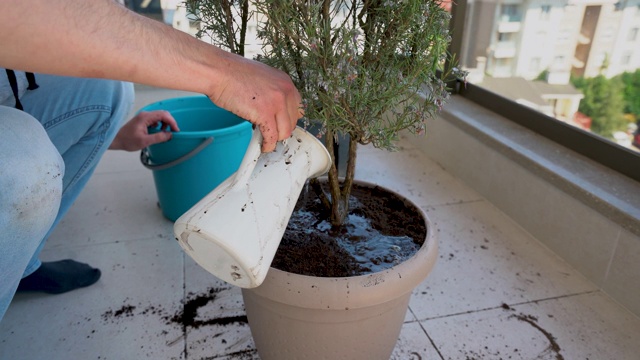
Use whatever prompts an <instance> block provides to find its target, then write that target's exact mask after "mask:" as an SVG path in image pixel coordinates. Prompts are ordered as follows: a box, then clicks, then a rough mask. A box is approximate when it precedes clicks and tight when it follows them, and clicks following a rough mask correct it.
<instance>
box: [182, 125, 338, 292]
mask: <svg viewBox="0 0 640 360" xmlns="http://www.w3.org/2000/svg"><path fill="white" fill-rule="evenodd" d="M261 143H262V135H261V134H260V131H259V130H258V129H254V130H253V136H252V138H251V141H250V143H249V147H248V148H247V152H246V154H245V156H244V158H243V160H242V163H241V164H240V167H239V168H238V171H237V172H236V173H234V174H233V175H231V176H230V177H229V178H228V179H227V180H225V181H224V182H222V183H221V184H220V185H219V186H218V187H217V188H215V189H214V190H213V191H212V192H211V193H209V194H208V195H207V196H205V197H204V198H203V199H202V200H200V201H199V202H198V203H196V204H195V205H194V206H193V207H192V208H191V209H190V210H189V211H187V212H186V213H185V214H183V215H182V216H181V217H180V218H178V220H176V222H175V224H174V227H173V231H174V233H175V236H176V238H177V239H178V242H179V243H180V246H182V248H183V249H184V251H185V252H186V253H187V254H189V256H191V257H192V258H193V259H194V260H195V261H196V262H197V263H198V264H199V265H200V266H202V267H203V268H204V269H205V270H207V271H208V272H210V273H212V274H213V275H215V276H216V277H218V278H220V279H222V280H224V281H226V282H228V283H230V284H233V285H237V286H239V287H243V288H253V287H256V286H258V285H260V284H261V283H262V281H263V280H264V278H265V277H266V275H267V271H268V270H269V267H270V266H271V262H272V261H273V258H274V256H275V254H276V251H277V249H278V245H279V244H280V240H282V236H283V235H284V231H285V229H286V228H287V224H288V223H289V218H290V217H291V214H292V213H293V209H294V206H295V204H296V202H297V200H298V197H299V196H300V193H301V191H302V187H303V186H304V184H305V182H306V181H307V179H309V178H313V177H317V176H320V175H322V174H324V173H326V172H327V171H328V170H329V167H330V166H331V157H330V156H329V153H328V152H327V149H326V148H325V147H324V145H323V144H322V143H321V142H320V141H319V140H318V139H317V138H316V137H315V136H313V135H311V134H309V133H308V132H306V131H305V130H303V129H302V128H300V127H298V128H296V129H295V130H294V131H293V134H292V136H291V138H289V139H287V140H284V141H282V142H278V144H277V146H276V150H275V151H273V152H270V153H263V154H261V151H260V147H261Z"/></svg>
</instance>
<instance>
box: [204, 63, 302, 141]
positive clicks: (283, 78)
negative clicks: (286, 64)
mask: <svg viewBox="0 0 640 360" xmlns="http://www.w3.org/2000/svg"><path fill="white" fill-rule="evenodd" d="M214 91H216V93H214V94H212V95H210V96H209V97H210V98H211V100H212V101H213V102H214V103H215V104H216V105H218V106H220V107H222V108H224V109H227V110H229V111H231V112H232V113H234V114H236V115H238V116H240V117H241V118H243V119H246V120H249V121H250V122H252V123H254V124H256V125H257V126H258V128H259V129H260V132H261V133H262V137H263V139H264V140H263V142H262V151H263V152H270V151H273V150H274V149H275V147H276V142H277V141H279V140H284V139H287V138H289V137H290V136H291V132H292V131H293V130H294V129H295V127H296V123H297V121H298V119H300V118H301V117H302V116H303V114H304V113H303V110H302V101H301V97H300V94H299V93H298V90H297V89H296V88H295V86H294V84H293V82H292V81H291V78H290V77H289V76H288V75H287V74H285V73H284V72H282V71H280V70H278V69H275V68H272V67H270V66H267V65H265V64H262V63H260V62H258V61H254V60H248V59H244V58H242V57H237V58H234V59H233V66H232V67H231V68H230V69H229V71H228V73H227V74H225V76H224V78H223V79H221V80H218V83H217V84H216V88H215V90H214Z"/></svg>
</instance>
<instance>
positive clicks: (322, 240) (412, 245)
mask: <svg viewBox="0 0 640 360" xmlns="http://www.w3.org/2000/svg"><path fill="white" fill-rule="evenodd" d="M426 231H427V229H426V227H425V223H424V219H423V218H422V216H421V213H420V211H419V210H418V209H416V208H415V206H413V205H412V204H410V203H407V202H405V201H403V200H402V199H401V198H398V197H397V196H396V195H394V194H393V193H392V192H389V191H387V190H385V189H384V188H381V187H372V188H370V187H365V186H360V185H358V184H354V186H353V190H352V193H351V198H350V200H349V215H348V217H347V220H346V221H345V223H344V224H343V225H342V226H340V227H332V226H331V223H330V221H329V211H328V209H326V208H325V207H324V206H323V205H322V203H321V202H320V200H319V199H318V197H317V196H316V195H315V193H314V192H313V190H311V188H310V187H305V189H303V192H302V194H301V195H300V198H299V199H298V203H297V205H296V208H295V210H294V212H293V214H292V215H291V219H290V220H289V225H288V227H287V230H286V231H285V234H284V237H283V238H282V241H281V242H280V246H279V248H278V251H277V253H276V255H275V258H274V260H273V262H272V264H271V266H272V267H275V268H277V269H280V270H283V271H287V272H292V273H296V274H301V275H308V276H317V277H348V276H358V275H364V274H369V273H372V272H378V271H382V270H385V269H388V268H391V267H392V266H394V265H397V264H399V263H401V262H403V261H405V260H406V259H408V258H410V257H411V256H412V255H413V254H414V253H415V252H416V251H417V250H418V249H419V248H420V246H422V244H423V243H424V239H425V236H426Z"/></svg>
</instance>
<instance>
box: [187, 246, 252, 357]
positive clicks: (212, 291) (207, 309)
mask: <svg viewBox="0 0 640 360" xmlns="http://www.w3.org/2000/svg"><path fill="white" fill-rule="evenodd" d="M185 289H186V292H187V298H186V301H185V303H186V304H188V305H189V306H190V308H191V309H192V313H193V314H195V315H196V316H195V318H194V321H193V322H192V325H191V324H190V325H188V326H186V327H185V329H186V332H187V337H186V339H187V353H188V358H189V359H207V358H212V357H214V356H235V357H232V358H235V359H251V358H252V357H253V356H256V355H255V345H254V343H253V338H252V337H251V330H250V329H249V326H248V324H247V318H246V313H245V310H244V303H243V301H242V293H241V291H240V288H238V287H236V286H232V285H229V284H227V283H225V282H223V281H221V280H219V279H217V278H216V277H215V276H213V275H211V274H209V273H208V272H207V271H205V270H204V269H202V268H201V267H200V266H199V265H198V264H196V263H195V261H193V260H192V259H191V258H190V257H188V256H187V255H185Z"/></svg>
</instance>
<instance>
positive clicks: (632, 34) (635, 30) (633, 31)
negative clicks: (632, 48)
mask: <svg viewBox="0 0 640 360" xmlns="http://www.w3.org/2000/svg"><path fill="white" fill-rule="evenodd" d="M637 38H638V28H633V29H631V30H629V35H627V40H628V41H636V39H637Z"/></svg>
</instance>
